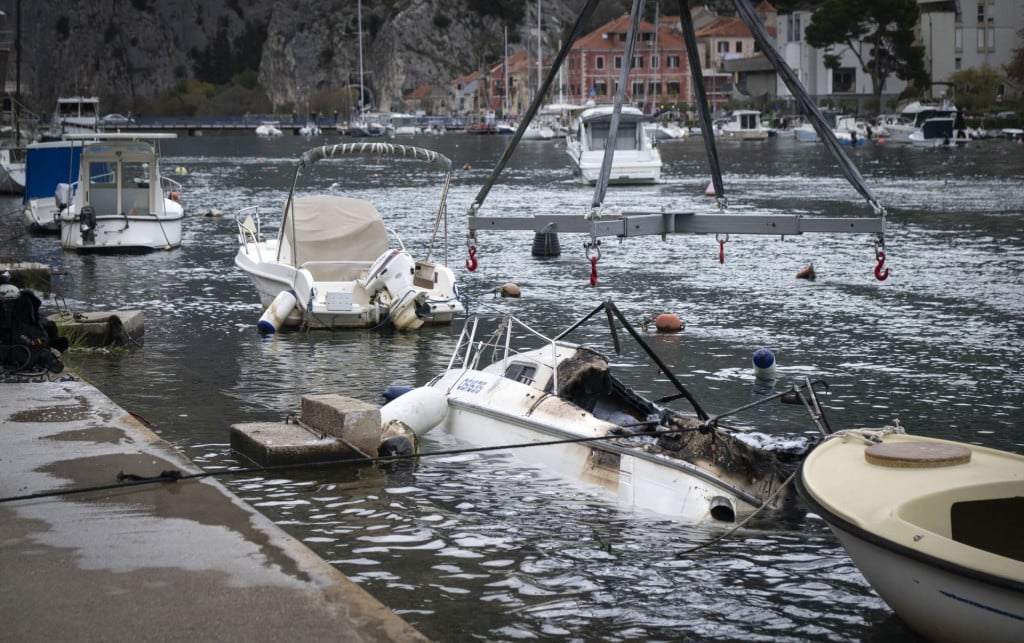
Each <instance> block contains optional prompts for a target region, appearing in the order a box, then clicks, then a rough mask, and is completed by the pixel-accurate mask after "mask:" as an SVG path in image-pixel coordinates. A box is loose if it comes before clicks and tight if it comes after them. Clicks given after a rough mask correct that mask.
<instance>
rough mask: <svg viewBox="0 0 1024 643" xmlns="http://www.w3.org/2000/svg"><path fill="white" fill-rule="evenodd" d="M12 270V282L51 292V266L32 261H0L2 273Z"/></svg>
mask: <svg viewBox="0 0 1024 643" xmlns="http://www.w3.org/2000/svg"><path fill="white" fill-rule="evenodd" d="M2 272H10V273H11V283H12V284H14V285H15V286H17V287H18V288H29V289H31V290H37V291H39V292H41V293H44V294H47V295H48V294H50V275H51V271H50V266H47V265H46V264H43V263H35V262H32V261H15V262H5V263H0V273H2Z"/></svg>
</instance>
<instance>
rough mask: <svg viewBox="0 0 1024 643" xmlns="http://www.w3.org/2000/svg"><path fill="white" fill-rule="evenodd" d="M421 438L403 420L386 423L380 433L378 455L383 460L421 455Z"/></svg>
mask: <svg viewBox="0 0 1024 643" xmlns="http://www.w3.org/2000/svg"><path fill="white" fill-rule="evenodd" d="M419 450H420V445H419V438H418V437H417V436H416V432H415V431H413V430H412V429H411V428H409V425H408V424H406V423H405V422H402V421H401V420H391V421H390V422H387V423H385V424H384V425H383V426H382V428H381V432H380V444H379V445H377V455H378V456H380V457H382V458H390V457H394V456H411V455H416V454H417V453H419Z"/></svg>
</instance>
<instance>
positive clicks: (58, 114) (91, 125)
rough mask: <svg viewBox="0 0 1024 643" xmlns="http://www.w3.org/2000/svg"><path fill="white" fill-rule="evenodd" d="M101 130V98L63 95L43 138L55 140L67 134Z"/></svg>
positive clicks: (89, 132)
mask: <svg viewBox="0 0 1024 643" xmlns="http://www.w3.org/2000/svg"><path fill="white" fill-rule="evenodd" d="M98 131H100V99H99V98H97V97H95V96H62V97H60V98H58V99H57V106H56V109H55V110H54V112H53V117H52V119H51V122H50V128H49V131H47V132H44V133H43V137H42V140H44V141H54V140H60V139H62V138H64V136H65V135H67V134H91V133H95V132H98Z"/></svg>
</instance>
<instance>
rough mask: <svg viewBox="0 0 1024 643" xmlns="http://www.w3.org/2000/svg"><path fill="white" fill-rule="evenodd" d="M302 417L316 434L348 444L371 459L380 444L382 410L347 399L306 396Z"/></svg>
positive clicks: (327, 394)
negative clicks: (338, 439)
mask: <svg viewBox="0 0 1024 643" xmlns="http://www.w3.org/2000/svg"><path fill="white" fill-rule="evenodd" d="M300 417H301V418H302V421H303V423H305V424H306V425H307V426H309V427H310V428H311V429H312V430H313V431H314V432H319V433H323V434H325V435H331V436H334V437H336V438H341V439H342V440H345V441H346V442H348V443H349V444H351V445H352V446H354V447H355V448H357V449H359V450H360V451H362V452H363V453H365V454H367V455H376V454H377V446H378V445H379V444H380V409H378V408H377V407H375V406H373V405H371V404H367V403H366V402H363V401H360V400H356V399H354V398H351V397H345V396H344V395H336V394H334V393H325V394H319V395H303V396H302V407H301V413H300Z"/></svg>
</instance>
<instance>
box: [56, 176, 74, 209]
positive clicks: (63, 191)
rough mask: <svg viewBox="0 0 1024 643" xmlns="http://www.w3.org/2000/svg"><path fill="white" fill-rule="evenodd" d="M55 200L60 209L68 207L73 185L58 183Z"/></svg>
mask: <svg viewBox="0 0 1024 643" xmlns="http://www.w3.org/2000/svg"><path fill="white" fill-rule="evenodd" d="M53 200H54V201H55V202H56V203H57V209H58V210H63V209H64V208H66V207H68V202H69V201H70V200H71V186H70V185H69V184H67V183H58V184H57V189H55V190H54V191H53Z"/></svg>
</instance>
